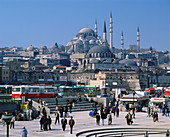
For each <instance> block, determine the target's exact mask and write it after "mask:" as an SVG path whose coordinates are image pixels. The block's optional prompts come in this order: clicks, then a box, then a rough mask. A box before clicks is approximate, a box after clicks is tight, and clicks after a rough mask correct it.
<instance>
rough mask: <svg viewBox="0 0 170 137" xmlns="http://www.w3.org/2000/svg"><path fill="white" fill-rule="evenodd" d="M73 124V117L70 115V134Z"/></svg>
mask: <svg viewBox="0 0 170 137" xmlns="http://www.w3.org/2000/svg"><path fill="white" fill-rule="evenodd" d="M74 124H75V121H74V119H73V117H72V116H71V119H70V120H69V125H70V134H72V132H73V126H74Z"/></svg>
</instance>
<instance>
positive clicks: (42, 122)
mask: <svg viewBox="0 0 170 137" xmlns="http://www.w3.org/2000/svg"><path fill="white" fill-rule="evenodd" d="M43 125H44V116H42V117H41V119H40V126H41V130H43Z"/></svg>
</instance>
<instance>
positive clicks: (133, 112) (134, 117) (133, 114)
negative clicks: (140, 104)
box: [132, 91, 136, 118]
mask: <svg viewBox="0 0 170 137" xmlns="http://www.w3.org/2000/svg"><path fill="white" fill-rule="evenodd" d="M132 94H133V118H135V106H134V96H135V94H136V92H135V91H133V93H132Z"/></svg>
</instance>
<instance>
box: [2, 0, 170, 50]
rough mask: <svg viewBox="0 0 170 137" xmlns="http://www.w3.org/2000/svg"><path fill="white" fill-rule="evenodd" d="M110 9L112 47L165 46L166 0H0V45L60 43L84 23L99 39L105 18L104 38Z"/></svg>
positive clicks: (168, 31)
mask: <svg viewBox="0 0 170 137" xmlns="http://www.w3.org/2000/svg"><path fill="white" fill-rule="evenodd" d="M110 12H112V16H113V46H114V47H116V48H120V47H121V33H122V31H123V33H124V47H125V48H128V47H129V45H133V44H136V43H137V42H136V39H137V38H136V37H137V36H136V35H137V27H138V26H139V29H140V47H141V48H149V47H151V46H152V47H153V48H155V49H156V50H159V51H161V50H170V0H0V48H1V47H13V46H20V47H23V48H26V47H28V46H30V45H33V46H35V47H40V46H43V45H45V46H47V47H50V46H51V45H53V44H54V43H56V42H57V43H58V44H62V45H66V44H67V43H68V42H70V41H71V39H73V37H74V36H76V35H77V34H78V32H79V31H80V30H81V29H82V28H84V27H89V28H92V29H93V30H94V25H95V19H96V20H97V24H98V35H100V36H101V37H103V34H102V33H103V25H104V20H106V25H107V26H106V29H107V39H108V41H109V21H110Z"/></svg>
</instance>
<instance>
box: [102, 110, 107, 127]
mask: <svg viewBox="0 0 170 137" xmlns="http://www.w3.org/2000/svg"><path fill="white" fill-rule="evenodd" d="M101 118H102V125H103V126H104V119H106V118H107V114H105V113H104V112H102V114H101Z"/></svg>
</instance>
